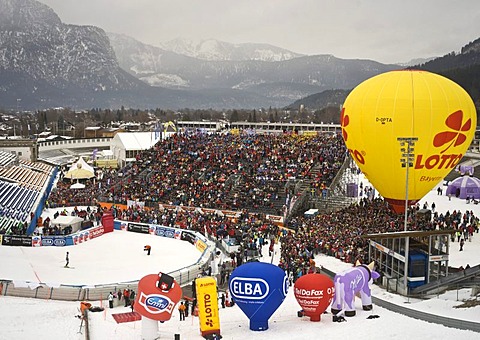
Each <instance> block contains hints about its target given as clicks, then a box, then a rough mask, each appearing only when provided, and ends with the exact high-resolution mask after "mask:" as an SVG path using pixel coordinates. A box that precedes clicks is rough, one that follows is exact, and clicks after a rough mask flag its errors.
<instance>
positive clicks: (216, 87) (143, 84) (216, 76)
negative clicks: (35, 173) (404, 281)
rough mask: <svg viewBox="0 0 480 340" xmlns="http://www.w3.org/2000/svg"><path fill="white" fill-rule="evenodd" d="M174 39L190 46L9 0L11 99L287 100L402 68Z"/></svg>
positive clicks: (100, 102) (2, 59)
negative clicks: (69, 20) (143, 38)
mask: <svg viewBox="0 0 480 340" xmlns="http://www.w3.org/2000/svg"><path fill="white" fill-rule="evenodd" d="M169 46H170V47H169V48H171V49H174V50H176V51H177V52H182V51H183V52H182V53H186V54H190V55H185V54H179V53H176V52H173V51H170V50H166V49H163V48H159V47H154V46H149V45H146V44H143V43H141V42H139V41H136V40H134V39H132V38H129V37H126V36H120V35H115V34H108V35H107V34H106V33H105V32H104V31H103V30H102V29H101V28H98V27H94V26H78V25H69V24H65V23H63V22H62V21H61V19H60V18H59V17H58V16H57V15H56V14H55V12H54V11H53V10H52V9H51V8H49V7H48V6H46V5H44V4H42V3H40V2H38V1H35V0H0V103H1V106H2V107H3V108H13V109H15V108H16V109H40V108H46V107H55V106H66V107H72V108H81V109H84V108H92V107H102V108H119V107H121V106H125V107H139V108H157V107H159V108H165V109H178V108H185V107H189V108H199V109H201V108H215V109H225V108H226V109H230V108H255V107H270V106H272V107H283V106H286V105H288V104H290V103H291V102H293V101H295V100H297V99H300V98H302V97H305V96H308V95H311V94H314V93H318V92H322V91H324V90H327V89H351V88H353V87H354V86H356V85H357V84H358V83H360V82H361V81H363V80H365V79H367V78H369V77H371V76H373V75H376V74H379V73H382V72H385V71H388V70H391V69H395V68H398V66H395V65H384V64H381V63H377V62H375V61H371V60H344V59H338V58H335V57H334V56H331V55H318V56H300V55H298V54H295V53H293V52H290V51H286V50H284V49H280V48H276V47H274V46H270V45H262V44H241V45H234V44H228V43H223V42H218V41H214V40H209V41H204V42H202V43H201V44H187V43H183V45H182V44H181V43H180V42H179V41H177V43H176V44H174V43H170V44H169ZM175 46H176V47H175ZM180 46H183V47H182V48H181V47H180ZM167 47H168V46H167ZM191 55H195V57H192V56H191ZM200 57H201V58H202V59H200ZM207 59H208V60H207Z"/></svg>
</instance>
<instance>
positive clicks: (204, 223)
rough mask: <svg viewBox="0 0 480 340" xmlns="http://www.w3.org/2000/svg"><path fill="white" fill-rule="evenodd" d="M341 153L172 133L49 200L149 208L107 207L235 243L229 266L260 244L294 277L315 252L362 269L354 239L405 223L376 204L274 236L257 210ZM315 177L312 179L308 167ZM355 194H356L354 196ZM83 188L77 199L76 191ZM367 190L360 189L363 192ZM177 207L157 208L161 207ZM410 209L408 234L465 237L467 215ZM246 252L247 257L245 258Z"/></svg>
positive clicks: (334, 146) (308, 145) (322, 138)
mask: <svg viewBox="0 0 480 340" xmlns="http://www.w3.org/2000/svg"><path fill="white" fill-rule="evenodd" d="M344 156H345V147H344V145H343V142H342V141H341V138H340V137H339V136H337V135H331V134H329V135H327V134H325V135H318V136H315V137H312V136H310V137H305V136H304V137H302V136H296V135H241V134H238V135H237V134H191V135H189V134H184V135H181V134H176V135H174V136H173V137H172V138H170V139H168V140H165V141H162V142H160V143H159V144H157V145H156V146H155V147H154V148H152V149H151V150H146V151H143V152H142V153H141V154H139V155H138V157H137V162H135V163H134V164H132V165H129V166H127V167H125V168H123V169H120V170H118V171H116V170H109V171H105V172H104V173H102V176H99V177H97V178H96V181H94V182H92V181H90V182H87V183H86V188H85V189H80V190H78V189H75V190H72V189H69V185H70V183H63V182H59V185H58V186H57V188H56V190H55V191H54V192H53V193H52V194H51V195H50V197H49V202H50V204H52V205H62V204H66V203H70V204H71V203H73V202H74V203H76V204H78V203H79V201H82V202H84V201H85V200H93V199H95V198H97V197H98V198H99V200H101V199H102V198H103V199H105V198H106V199H107V200H110V201H114V202H117V203H123V204H125V203H126V202H127V200H133V201H134V200H137V201H142V202H150V203H155V204H151V205H150V206H151V207H152V206H153V208H151V209H142V208H140V207H138V206H133V207H129V208H127V209H119V208H116V209H115V214H116V217H117V218H119V219H121V220H127V221H135V222H144V223H153V224H161V225H166V226H171V227H180V228H185V229H191V230H196V231H200V232H205V233H207V234H209V235H211V236H212V237H214V238H224V237H230V238H235V239H236V240H238V242H239V243H240V244H241V247H242V248H241V249H242V250H241V252H240V256H238V255H239V254H234V256H233V258H232V261H233V262H237V264H238V261H241V260H243V257H242V252H243V250H245V251H248V250H261V249H262V245H264V244H268V243H269V242H270V244H272V243H273V242H275V241H276V240H279V241H280V242H281V259H280V264H279V265H280V266H281V267H282V268H284V269H285V270H286V271H287V272H288V273H289V275H290V276H293V277H294V279H295V278H296V277H299V276H301V275H303V274H306V273H307V272H308V271H310V270H312V258H313V257H314V255H315V254H318V253H324V254H327V255H330V256H335V257H337V258H338V259H341V260H343V261H345V262H348V263H355V261H356V260H360V261H361V262H366V261H367V260H368V259H367V256H368V248H367V241H366V240H365V239H364V238H362V237H361V236H362V235H366V234H373V233H384V232H394V231H402V230H403V227H404V215H403V214H400V215H398V214H396V213H394V212H393V211H392V210H391V208H390V207H389V206H388V204H387V203H386V202H385V201H384V200H383V199H381V198H378V197H377V198H375V197H374V195H370V194H368V195H367V193H371V192H373V191H365V197H363V198H362V199H361V200H360V201H359V203H356V204H353V205H351V206H349V207H347V208H345V209H342V210H340V211H338V212H334V213H329V214H320V215H317V216H314V217H305V216H303V215H301V216H295V217H292V218H291V219H289V221H288V225H287V227H288V228H283V229H281V228H278V227H277V226H276V225H274V224H273V223H271V222H269V221H268V220H266V219H265V212H264V211H262V209H261V208H262V207H268V208H270V209H272V208H274V207H275V204H274V203H275V201H276V200H283V201H285V199H286V197H288V195H289V194H291V192H290V191H289V190H290V188H291V186H289V185H288V184H289V181H296V180H300V179H302V180H307V181H309V182H311V183H312V188H314V190H317V189H319V190H321V189H322V188H324V187H325V186H328V185H329V184H330V183H331V181H332V179H333V177H334V176H335V174H336V173H337V171H338V169H339V167H340V165H341V163H342V161H343V158H344ZM314 166H315V167H316V169H318V170H319V171H316V172H315V173H312V171H311V170H312V168H313V167H314ZM361 189H363V188H361ZM82 190H83V191H82ZM365 190H368V188H365ZM162 203H163V204H168V205H174V206H177V208H176V209H170V210H169V209H164V208H162V206H161V204H162ZM187 207H190V208H192V207H197V208H212V209H218V210H222V209H226V210H235V211H239V212H240V213H239V214H238V216H235V217H234V218H232V217H231V216H230V217H227V216H225V215H223V214H221V213H218V212H205V211H202V210H201V209H187ZM418 209H419V206H414V207H412V208H411V210H410V212H409V214H408V216H409V221H408V224H409V227H410V230H433V229H457V230H461V231H462V232H465V230H467V231H468V232H470V231H471V230H472V228H476V231H477V232H478V227H477V222H478V218H477V217H475V216H474V215H473V213H472V212H466V213H463V214H462V213H460V212H458V211H454V212H453V213H449V212H448V213H446V214H445V215H444V214H438V213H437V212H434V214H433V216H432V218H431V219H428V220H420V219H418V220H417V219H416V217H415V216H416V214H415V211H416V210H418ZM245 254H246V253H245Z"/></svg>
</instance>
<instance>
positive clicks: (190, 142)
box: [49, 133, 346, 215]
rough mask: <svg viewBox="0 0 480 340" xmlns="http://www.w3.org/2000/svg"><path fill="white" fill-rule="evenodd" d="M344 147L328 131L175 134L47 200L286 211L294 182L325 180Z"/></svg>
mask: <svg viewBox="0 0 480 340" xmlns="http://www.w3.org/2000/svg"><path fill="white" fill-rule="evenodd" d="M345 152H346V150H345V146H344V145H343V142H342V139H341V137H340V136H338V135H334V134H331V133H329V134H321V135H318V136H308V137H307V136H299V135H294V134H293V135H292V134H270V135H268V134H265V135H245V134H206V133H199V134H175V135H173V136H172V137H171V138H169V139H166V140H163V141H161V142H159V143H158V144H157V145H156V146H155V147H153V148H152V149H150V150H145V151H143V152H141V153H140V154H138V155H137V161H136V162H134V163H133V164H130V165H128V166H126V167H124V168H122V169H120V170H119V171H115V170H113V171H107V172H106V173H107V174H108V176H105V177H103V178H101V179H96V181H95V184H94V183H93V182H92V181H87V183H86V188H85V189H70V188H69V186H70V184H71V183H70V182H68V181H67V182H66V183H63V182H62V183H60V184H59V186H58V187H57V189H56V190H54V191H53V192H52V194H51V195H50V198H49V202H50V203H51V204H52V206H61V205H63V204H70V205H71V204H75V205H87V203H91V202H92V201H94V198H95V199H97V198H98V199H100V198H102V199H104V200H107V201H110V202H116V203H122V204H125V203H126V202H127V201H128V200H137V201H142V202H145V203H146V204H147V206H152V205H155V204H157V203H164V204H172V205H181V206H191V207H204V208H214V209H233V210H241V209H245V208H247V209H249V210H252V211H260V212H266V213H271V214H272V213H273V214H276V215H281V213H282V207H283V205H284V204H285V201H286V196H287V193H288V192H286V191H287V189H286V188H287V187H288V183H289V181H298V180H304V181H312V180H314V181H313V182H314V183H323V184H324V185H327V186H328V185H329V184H330V182H331V181H332V179H333V177H334V176H335V174H336V173H337V171H338V169H339V167H340V166H341V164H342V162H343V160H344V157H345ZM313 166H317V167H318V169H319V171H317V172H315V174H312V172H311V170H312V167H313ZM93 203H95V202H93Z"/></svg>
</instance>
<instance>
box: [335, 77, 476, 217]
mask: <svg viewBox="0 0 480 340" xmlns="http://www.w3.org/2000/svg"><path fill="white" fill-rule="evenodd" d="M476 125H477V114H476V111H475V106H474V104H473V101H472V99H471V98H470V96H469V95H468V93H467V92H466V91H465V90H463V89H462V88H461V87H460V86H459V85H457V84H456V83H454V82H453V81H451V80H449V79H447V78H445V77H442V76H439V75H437V74H434V73H430V72H426V71H415V70H402V71H392V72H387V73H383V74H380V75H378V76H375V77H372V78H370V79H368V80H366V81H364V82H363V83H361V84H360V85H358V86H357V87H356V88H355V89H353V90H352V92H351V93H350V94H349V95H348V97H347V99H346V100H345V103H344V106H343V109H342V113H341V126H342V136H343V139H344V141H345V144H346V146H347V148H348V150H349V152H350V154H351V155H352V157H353V159H354V160H355V162H356V163H357V165H358V166H359V168H360V170H361V171H362V172H363V173H364V174H365V176H366V177H367V178H368V180H369V181H370V182H371V183H372V184H373V186H374V187H375V188H376V189H377V190H378V192H379V193H380V194H381V195H382V196H383V197H384V198H385V199H386V200H387V201H388V202H389V203H390V204H391V205H392V207H393V208H394V210H395V211H397V212H402V211H404V209H405V201H406V199H407V193H408V204H414V203H416V202H417V201H418V200H420V199H421V198H422V197H423V196H424V195H425V194H427V193H428V192H429V191H430V190H431V189H432V188H433V187H434V186H435V185H436V184H437V183H438V182H440V181H441V180H442V179H443V178H444V177H445V176H446V175H447V174H448V173H449V172H450V171H451V170H452V169H454V168H455V166H456V165H458V163H459V162H460V160H461V159H462V157H463V155H464V154H465V152H466V150H467V149H468V147H469V146H470V143H471V141H472V139H473V137H474V134H475V129H476ZM407 176H408V179H407ZM407 183H408V185H407ZM407 187H408V191H407Z"/></svg>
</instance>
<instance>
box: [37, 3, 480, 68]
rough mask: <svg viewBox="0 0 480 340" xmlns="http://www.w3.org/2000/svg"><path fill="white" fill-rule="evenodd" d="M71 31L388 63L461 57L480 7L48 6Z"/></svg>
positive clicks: (478, 25)
mask: <svg viewBox="0 0 480 340" xmlns="http://www.w3.org/2000/svg"><path fill="white" fill-rule="evenodd" d="M40 2H43V3H45V4H47V5H49V6H50V7H51V8H53V10H54V11H55V12H56V13H57V14H58V15H59V17H60V19H61V20H62V21H63V22H64V23H66V24H78V25H95V26H99V27H101V28H102V29H104V30H105V31H108V32H115V33H123V34H126V35H129V36H131V37H133V38H136V39H137V40H140V41H141V42H143V43H147V44H151V45H157V46H158V45H159V43H161V42H165V41H169V40H172V39H175V38H185V39H192V40H201V39H217V40H222V41H226V42H231V43H246V42H256V43H269V44H272V45H275V46H278V47H283V48H286V49H289V50H291V51H294V52H297V53H304V54H309V55H314V54H333V55H334V56H336V57H339V58H355V59H356V58H361V59H373V60H376V61H380V62H383V63H394V62H406V61H409V60H411V59H414V58H424V57H432V56H442V55H444V54H447V53H450V52H453V51H455V52H458V51H459V50H460V48H461V47H462V46H464V45H465V44H467V43H469V42H471V41H473V40H475V39H477V38H480V0H457V1H454V0H401V1H398V0H40Z"/></svg>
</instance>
